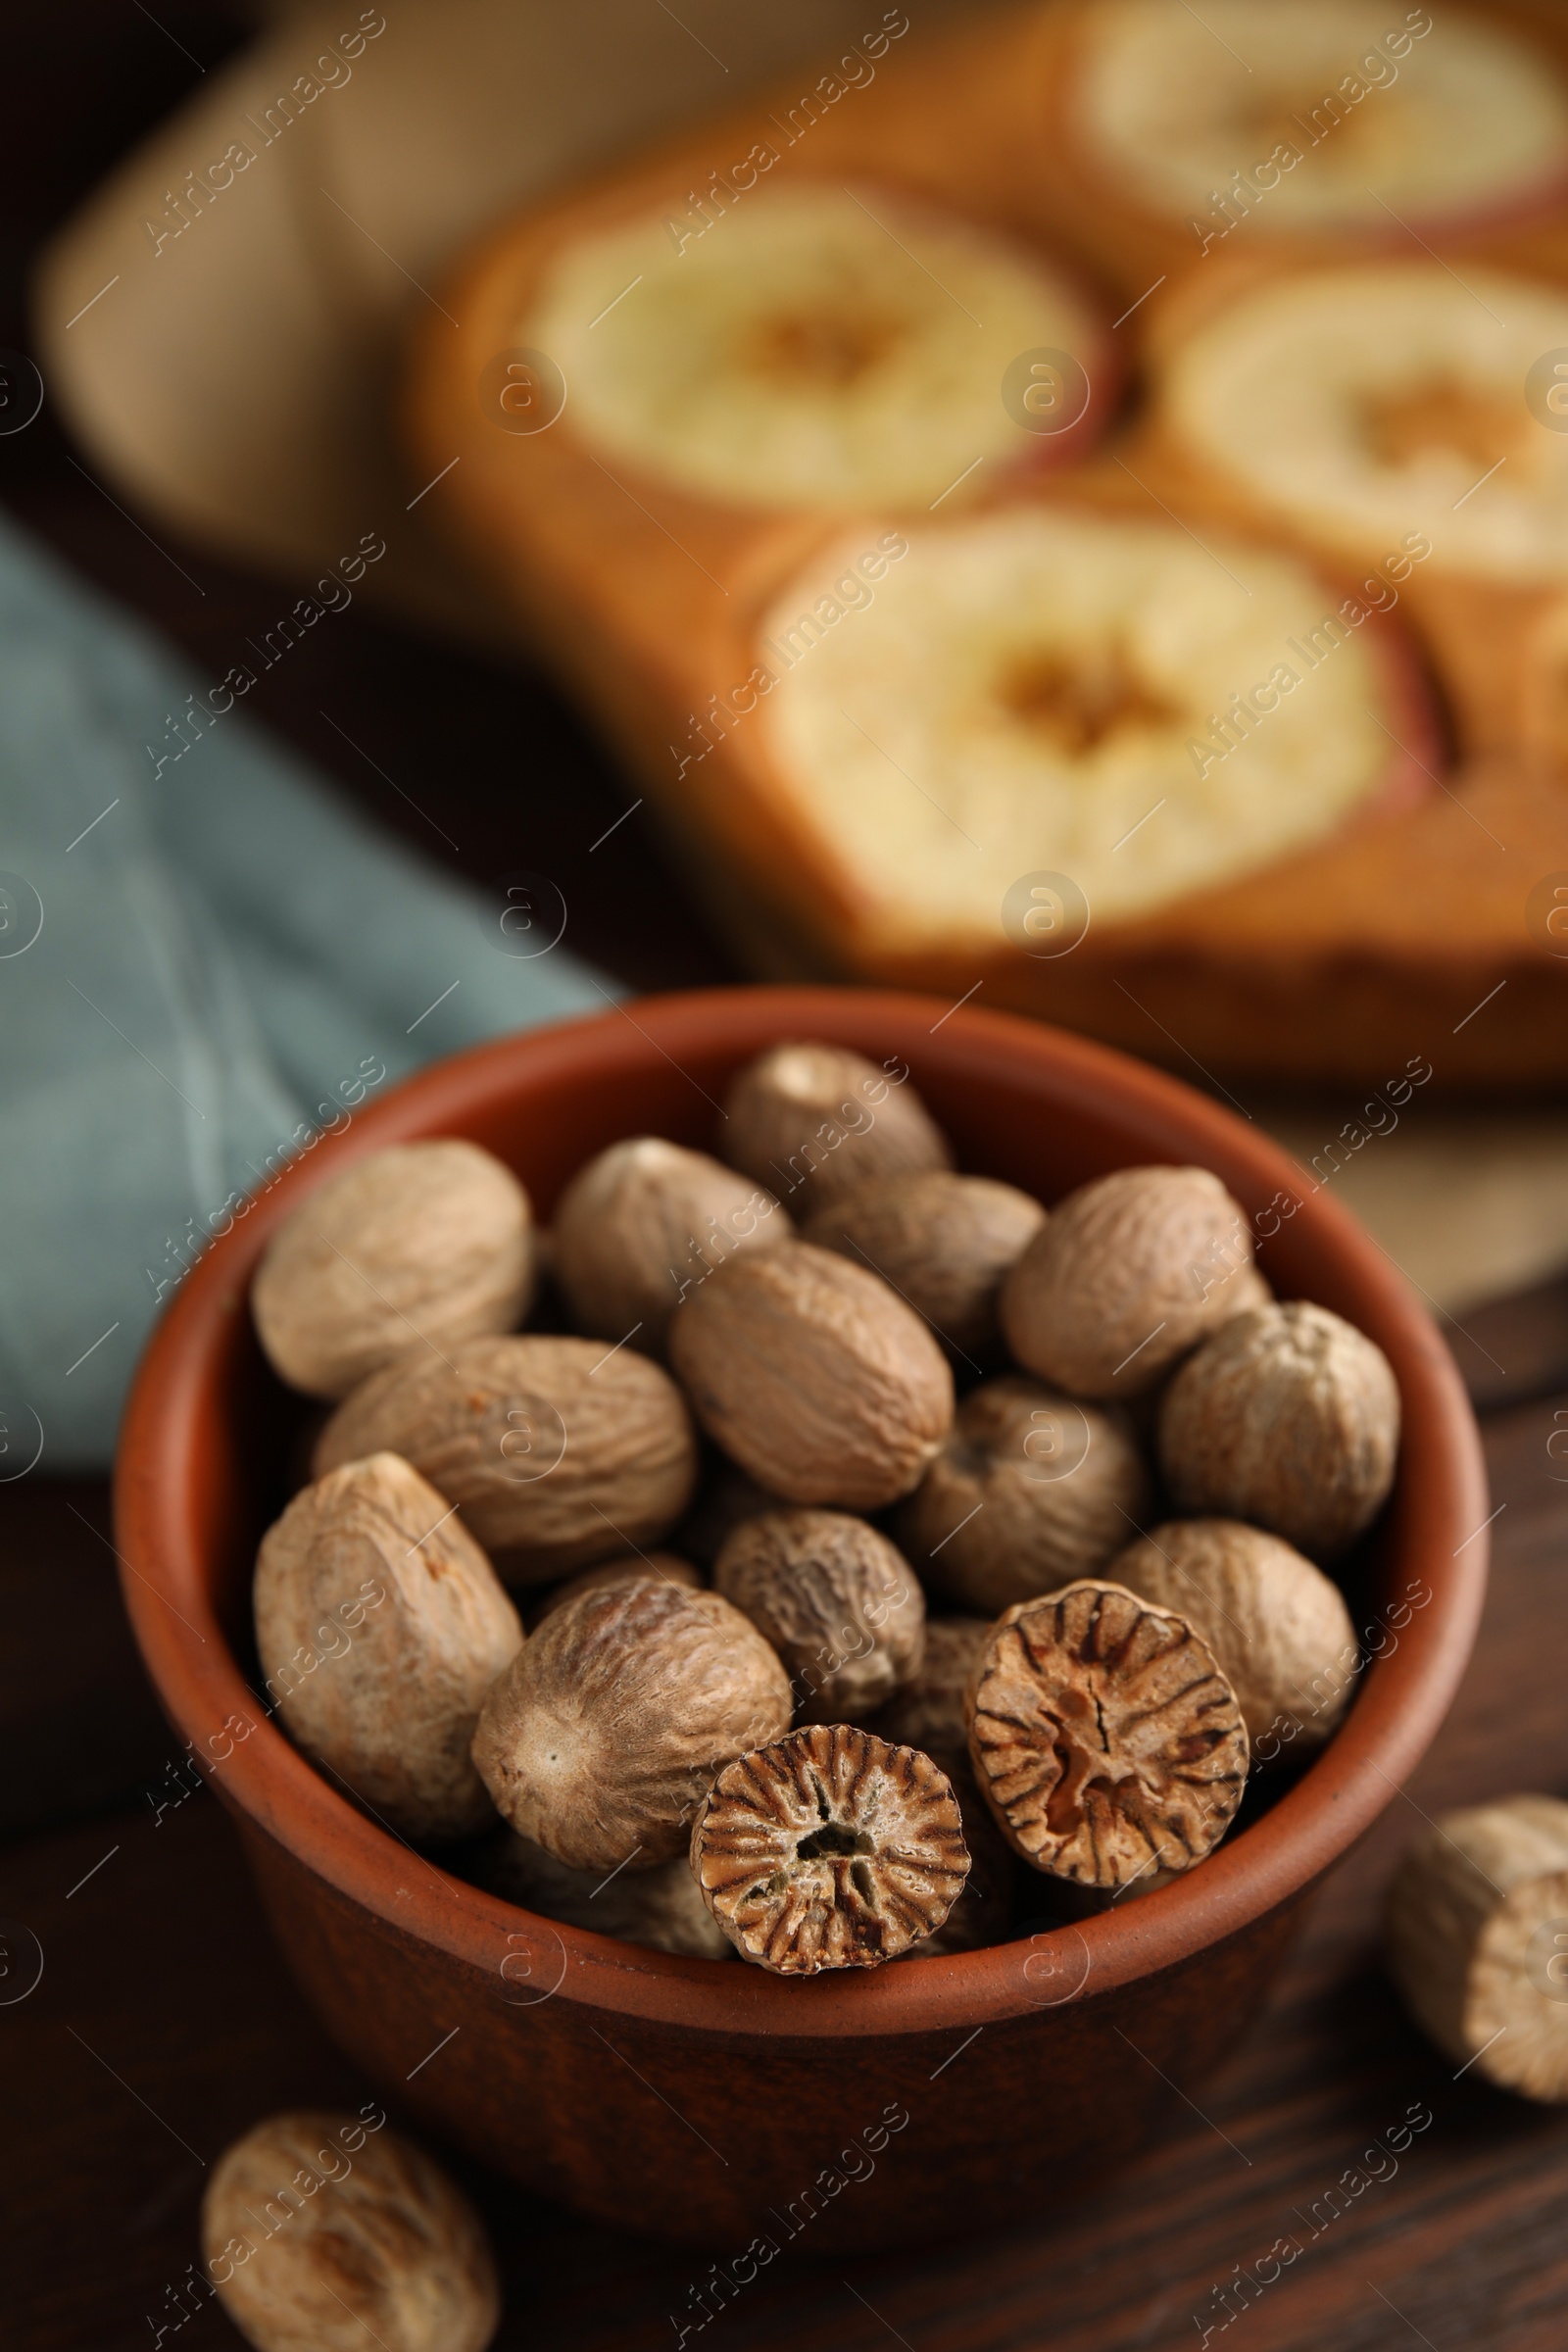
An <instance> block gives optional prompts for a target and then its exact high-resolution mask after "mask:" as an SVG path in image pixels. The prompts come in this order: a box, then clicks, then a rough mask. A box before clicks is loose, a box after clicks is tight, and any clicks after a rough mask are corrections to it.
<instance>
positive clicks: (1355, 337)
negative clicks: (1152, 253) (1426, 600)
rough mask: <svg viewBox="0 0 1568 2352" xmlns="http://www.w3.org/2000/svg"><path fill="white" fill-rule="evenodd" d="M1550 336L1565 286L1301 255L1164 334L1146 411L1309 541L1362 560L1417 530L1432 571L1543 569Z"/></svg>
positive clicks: (1548, 578) (1504, 578) (1557, 462)
mask: <svg viewBox="0 0 1568 2352" xmlns="http://www.w3.org/2000/svg"><path fill="white" fill-rule="evenodd" d="M1558 352H1568V292H1563V291H1559V290H1558V289H1556V288H1553V287H1548V286H1545V285H1542V284H1539V283H1537V282H1536V281H1534V280H1531V279H1526V278H1522V277H1513V276H1504V275H1502V274H1501V273H1500V272H1497V271H1493V270H1470V271H1467V273H1466V275H1465V278H1464V280H1463V281H1462V282H1461V280H1460V279H1459V278H1457V277H1455V276H1454V274H1453V273H1452V271H1451V270H1447V269H1446V268H1445V267H1444V265H1443V264H1442V263H1440V262H1436V261H1430V262H1429V261H1413V262H1401V263H1387V264H1385V263H1379V264H1375V265H1372V266H1370V267H1367V268H1363V269H1353V268H1352V269H1342V270H1306V271H1301V272H1299V273H1296V274H1294V275H1290V276H1285V277H1280V278H1275V279H1273V280H1271V281H1270V282H1269V283H1267V284H1265V285H1254V286H1253V287H1251V288H1250V290H1248V291H1245V292H1243V293H1242V294H1240V295H1239V296H1238V297H1237V299H1235V300H1234V301H1232V302H1231V303H1230V304H1229V305H1228V306H1227V307H1226V308H1225V309H1223V310H1221V311H1219V312H1218V313H1217V314H1215V315H1213V316H1210V317H1209V318H1207V319H1204V320H1202V321H1201V323H1199V324H1198V325H1197V326H1196V327H1195V329H1194V331H1192V332H1191V333H1190V334H1188V335H1187V336H1186V337H1185V338H1184V339H1181V340H1179V341H1177V342H1176V343H1175V345H1174V347H1173V348H1170V349H1168V350H1167V352H1166V355H1165V358H1164V362H1163V367H1162V369H1161V370H1160V373H1159V380H1158V383H1157V389H1156V416H1157V423H1158V429H1159V430H1160V432H1161V433H1162V435H1163V436H1164V437H1165V438H1166V440H1167V441H1168V443H1169V444H1170V445H1171V446H1172V447H1173V448H1174V449H1175V450H1177V451H1178V452H1179V453H1181V455H1182V456H1184V457H1185V458H1187V459H1188V460H1189V461H1191V462H1194V463H1196V465H1197V466H1199V467H1201V469H1202V470H1204V471H1206V472H1207V473H1208V474H1209V475H1210V476H1211V477H1212V478H1214V479H1215V480H1216V481H1217V482H1218V483H1219V484H1220V485H1221V486H1222V487H1224V488H1225V489H1227V490H1228V491H1229V492H1230V493H1231V494H1232V501H1233V503H1234V502H1235V501H1237V500H1239V501H1240V502H1242V504H1243V505H1244V506H1246V507H1247V508H1250V511H1251V512H1252V514H1253V515H1257V516H1260V517H1262V516H1268V517H1272V518H1275V519H1276V520H1278V521H1282V522H1284V523H1286V524H1287V525H1288V526H1289V527H1290V528H1291V529H1292V530H1294V531H1296V532H1298V533H1299V534H1302V535H1304V536H1305V537H1306V538H1307V539H1308V540H1309V541H1310V542H1312V543H1313V544H1315V545H1317V546H1318V547H1320V548H1324V549H1328V550H1333V551H1334V552H1335V553H1337V554H1340V555H1346V556H1349V557H1351V558H1354V559H1360V560H1362V561H1366V562H1371V563H1377V562H1380V561H1381V560H1382V558H1383V557H1384V556H1385V555H1386V554H1387V553H1388V551H1389V550H1390V549H1391V548H1392V549H1397V548H1399V547H1400V546H1401V545H1403V546H1405V547H1406V548H1408V547H1409V546H1410V545H1411V541H1412V538H1416V539H1420V538H1424V539H1425V540H1426V542H1427V543H1428V547H1429V551H1430V565H1429V569H1430V572H1431V573H1432V574H1439V573H1442V574H1448V575H1455V576H1468V577H1470V578H1474V579H1478V580H1487V581H1493V582H1496V583H1498V584H1506V585H1509V586H1520V587H1524V586H1530V585H1540V586H1556V585H1558V584H1560V583H1564V582H1568V430H1564V429H1562V427H1563V425H1564V424H1565V423H1568V418H1559V417H1557V416H1556V414H1555V413H1554V412H1553V410H1552V409H1551V407H1550V406H1549V398H1548V396H1549V395H1550V394H1551V393H1552V392H1553V391H1555V390H1558V389H1559V388H1560V387H1559V386H1558V384H1557V382H1556V379H1555V378H1552V377H1550V374H1549V369H1550V366H1551V363H1552V361H1553V356H1554V355H1555V354H1556V353H1558ZM1542 368H1545V369H1546V370H1547V374H1546V377H1544V378H1543V379H1542V380H1541V381H1540V382H1538V381H1537V376H1539V375H1540V374H1541V370H1542ZM1532 370H1535V371H1536V374H1535V375H1533V374H1532ZM1563 381H1564V382H1568V374H1565V376H1564V378H1563ZM1421 560H1422V561H1423V562H1425V561H1426V559H1421Z"/></svg>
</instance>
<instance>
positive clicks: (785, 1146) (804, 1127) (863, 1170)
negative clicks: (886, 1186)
mask: <svg viewBox="0 0 1568 2352" xmlns="http://www.w3.org/2000/svg"><path fill="white" fill-rule="evenodd" d="M722 1150H723V1152H724V1156H725V1158H726V1159H728V1160H730V1161H731V1162H732V1163H733V1165H734V1166H736V1167H737V1168H744V1169H745V1171H746V1173H747V1175H748V1176H755V1177H756V1178H757V1180H758V1182H759V1183H760V1184H770V1185H772V1186H773V1188H774V1190H775V1191H776V1192H777V1194H778V1196H779V1198H780V1200H782V1201H790V1202H792V1203H793V1202H794V1201H796V1200H797V1199H799V1201H801V1202H802V1204H803V1205H804V1208H805V1212H806V1213H807V1214H808V1215H809V1214H812V1213H814V1212H815V1211H817V1210H819V1209H821V1208H822V1207H824V1206H825V1205H827V1204H828V1203H829V1202H833V1201H843V1200H845V1199H847V1198H848V1196H849V1195H850V1194H852V1193H855V1192H858V1191H859V1190H860V1189H861V1188H862V1187H863V1186H865V1185H868V1184H874V1183H876V1182H878V1181H879V1180H881V1179H883V1178H888V1177H895V1176H912V1175H919V1174H923V1173H925V1172H926V1171H927V1170H930V1169H934V1168H947V1167H949V1166H951V1164H952V1160H953V1154H952V1152H951V1151H950V1150H949V1148H948V1143H947V1138H946V1137H945V1136H944V1135H943V1133H942V1131H941V1129H940V1128H939V1127H938V1126H937V1124H936V1122H935V1120H934V1119H933V1118H932V1116H931V1114H930V1112H929V1111H928V1110H927V1109H926V1106H925V1104H924V1103H922V1102H921V1100H920V1098H919V1096H918V1094H917V1093H916V1092H915V1089H914V1086H913V1084H912V1083H911V1081H910V1078H909V1072H908V1067H907V1064H906V1063H904V1062H901V1061H900V1060H899V1058H898V1056H897V1055H896V1054H894V1055H890V1056H889V1058H888V1060H887V1061H886V1062H884V1063H883V1064H882V1065H881V1066H880V1067H878V1065H877V1063H875V1062H874V1061H867V1060H866V1058H865V1056H864V1054H855V1053H852V1052H851V1051H850V1049H849V1048H848V1047H847V1046H823V1045H814V1044H805V1045H785V1046H769V1048H768V1049H767V1051H766V1053H764V1054H758V1055H757V1057H756V1059H755V1060H753V1061H749V1062H748V1063H747V1064H746V1066H745V1068H744V1069H743V1070H741V1071H740V1072H738V1074H737V1075H736V1077H735V1078H734V1080H733V1081H732V1082H731V1085H730V1088H729V1092H728V1093H727V1095H726V1096H725V1098H724V1132H723V1140H722Z"/></svg>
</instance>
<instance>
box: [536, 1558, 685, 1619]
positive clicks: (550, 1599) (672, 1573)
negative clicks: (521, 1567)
mask: <svg viewBox="0 0 1568 2352" xmlns="http://www.w3.org/2000/svg"><path fill="white" fill-rule="evenodd" d="M645 1576H649V1577H652V1578H653V1580H654V1582H655V1584H660V1585H683V1586H684V1587H685V1589H686V1591H687V1592H688V1593H696V1592H700V1591H701V1590H702V1584H703V1578H702V1573H701V1571H700V1570H699V1569H696V1568H694V1567H693V1566H692V1564H691V1562H690V1560H683V1559H682V1558H681V1557H680V1555H679V1553H678V1552H673V1551H624V1552H618V1553H617V1554H616V1556H615V1558H614V1559H613V1560H597V1561H596V1562H595V1563H594V1565H593V1567H592V1568H579V1569H578V1571H577V1573H576V1575H575V1576H568V1577H567V1578H566V1580H565V1582H564V1584H560V1585H552V1586H551V1588H550V1590H549V1592H548V1593H542V1594H541V1595H540V1597H539V1598H538V1599H537V1600H536V1601H535V1602H534V1604H533V1608H532V1611H531V1613H530V1619H529V1622H530V1623H531V1624H533V1625H543V1623H544V1621H545V1619H546V1618H547V1617H553V1616H554V1615H555V1613H556V1611H557V1609H559V1608H564V1606H565V1604H566V1602H567V1601H568V1600H575V1599H576V1597H577V1595H578V1593H607V1592H609V1591H610V1590H611V1588H612V1587H613V1586H615V1585H634V1584H636V1583H637V1582H638V1580H639V1578H641V1577H645Z"/></svg>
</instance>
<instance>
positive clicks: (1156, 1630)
mask: <svg viewBox="0 0 1568 2352" xmlns="http://www.w3.org/2000/svg"><path fill="white" fill-rule="evenodd" d="M968 1712H969V1755H970V1760H971V1761H972V1763H973V1765H974V1775H975V1779H976V1780H977V1781H978V1782H979V1784H980V1789H981V1793H982V1794H983V1795H984V1796H985V1798H986V1800H987V1802H988V1803H989V1804H990V1806H991V1809H992V1812H993V1813H994V1814H995V1816H996V1819H997V1824H998V1826H999V1828H1000V1829H1001V1831H1002V1833H1003V1835H1004V1837H1005V1838H1006V1839H1007V1841H1008V1843H1009V1844H1010V1845H1011V1847H1012V1848H1013V1851H1014V1852H1015V1853H1018V1854H1021V1855H1022V1856H1023V1859H1024V1860H1025V1861H1026V1862H1029V1863H1032V1864H1033V1866H1034V1868H1035V1869H1036V1870H1042V1871H1047V1872H1050V1873H1053V1874H1054V1876H1056V1877H1058V1878H1062V1879H1069V1880H1072V1881H1073V1882H1074V1883H1075V1884H1077V1885H1079V1886H1083V1887H1127V1886H1131V1885H1133V1884H1134V1882H1135V1881H1138V1880H1141V1879H1143V1878H1147V1877H1148V1876H1149V1875H1150V1874H1151V1873H1152V1871H1154V1870H1156V1869H1161V1868H1163V1869H1169V1870H1190V1869H1191V1868H1192V1866H1193V1864H1194V1863H1195V1862H1201V1861H1202V1859H1203V1857H1204V1855H1205V1854H1208V1853H1210V1852H1212V1850H1213V1848H1214V1847H1215V1846H1216V1845H1217V1844H1218V1843H1219V1841H1220V1839H1221V1838H1223V1836H1224V1835H1225V1832H1226V1830H1227V1829H1228V1828H1229V1826H1230V1823H1231V1820H1232V1818H1233V1816H1234V1815H1235V1812H1236V1808H1237V1806H1238V1805H1239V1804H1240V1803H1241V1801H1242V1791H1243V1789H1244V1788H1245V1786H1246V1783H1247V1762H1248V1745H1247V1730H1246V1727H1245V1725H1244V1724H1243V1722H1242V1714H1241V1709H1240V1707H1239V1706H1238V1705H1237V1703H1236V1693H1235V1691H1232V1689H1231V1687H1230V1685H1229V1683H1228V1682H1227V1681H1226V1680H1225V1677H1224V1676H1223V1675H1222V1674H1221V1672H1220V1670H1219V1668H1218V1666H1217V1665H1216V1663H1215V1661H1214V1654H1213V1652H1212V1650H1211V1649H1210V1648H1209V1647H1208V1644H1207V1643H1206V1642H1204V1641H1203V1639H1202V1637H1201V1635H1200V1634H1198V1633H1196V1632H1195V1631H1194V1629H1193V1627H1192V1626H1191V1625H1190V1624H1189V1623H1188V1621H1187V1619H1186V1618H1185V1617H1178V1616H1175V1615H1173V1614H1172V1613H1171V1612H1170V1611H1168V1610H1163V1609H1156V1608H1152V1606H1151V1605H1150V1604H1149V1602H1147V1601H1144V1600H1140V1599H1139V1598H1138V1597H1137V1595H1136V1594H1134V1593H1128V1592H1126V1591H1124V1589H1123V1588H1122V1587H1121V1586H1120V1585H1113V1584H1109V1583H1105V1582H1101V1581H1098V1580H1090V1579H1087V1578H1086V1579H1085V1580H1084V1581H1083V1582H1081V1583H1079V1584H1074V1585H1068V1586H1067V1587H1066V1588H1065V1590H1064V1591H1062V1592H1060V1593H1045V1594H1043V1595H1042V1596H1041V1597H1040V1598H1039V1599H1037V1600H1024V1601H1019V1602H1018V1604H1017V1605H1016V1607H1014V1608H1010V1609H1008V1610H1007V1611H1006V1613H1005V1616H1004V1617H1002V1618H1001V1619H1000V1620H999V1622H998V1623H997V1625H996V1626H995V1627H994V1628H993V1630H992V1636H991V1641H990V1642H989V1644H988V1645H987V1648H986V1650H985V1652H984V1654H983V1655H982V1657H981V1660H980V1663H979V1665H978V1667H977V1668H976V1670H975V1676H974V1681H973V1683H972V1684H971V1685H970V1690H969V1697H968Z"/></svg>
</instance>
